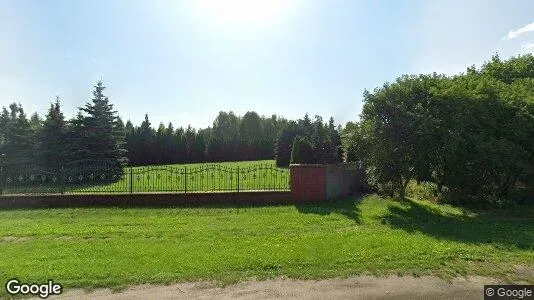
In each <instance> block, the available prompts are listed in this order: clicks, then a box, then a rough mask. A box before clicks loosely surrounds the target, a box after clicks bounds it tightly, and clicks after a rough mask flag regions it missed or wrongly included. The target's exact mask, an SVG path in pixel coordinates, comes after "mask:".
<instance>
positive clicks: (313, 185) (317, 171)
mask: <svg viewBox="0 0 534 300" xmlns="http://www.w3.org/2000/svg"><path fill="white" fill-rule="evenodd" d="M289 169H290V171H291V195H292V197H293V199H294V200H295V201H296V202H314V201H325V200H326V166H325V165H290V166H289Z"/></svg>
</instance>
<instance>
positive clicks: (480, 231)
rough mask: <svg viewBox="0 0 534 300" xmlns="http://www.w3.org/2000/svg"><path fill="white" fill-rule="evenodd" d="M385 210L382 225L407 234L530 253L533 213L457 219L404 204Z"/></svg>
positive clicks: (459, 216)
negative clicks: (419, 234)
mask: <svg viewBox="0 0 534 300" xmlns="http://www.w3.org/2000/svg"><path fill="white" fill-rule="evenodd" d="M400 203H401V206H389V208H388V213H387V215H386V216H384V217H383V218H382V223H383V224H387V225H389V226H390V227H392V228H396V229H402V230H405V231H407V232H421V233H423V234H427V235H430V236H433V237H435V238H438V239H447V240H451V241H458V242H463V243H469V244H492V245H493V246H495V247H497V248H498V249H502V250H508V249H512V248H519V249H525V250H534V218H533V215H532V212H533V210H532V209H531V208H526V210H525V211H523V212H517V211H516V212H515V213H507V212H498V213H489V214H488V213H482V214H468V213H464V214H461V215H457V214H448V213H445V212H443V211H438V210H433V209H432V208H431V207H429V206H425V205H422V204H419V203H417V202H414V201H410V200H406V201H403V202H400Z"/></svg>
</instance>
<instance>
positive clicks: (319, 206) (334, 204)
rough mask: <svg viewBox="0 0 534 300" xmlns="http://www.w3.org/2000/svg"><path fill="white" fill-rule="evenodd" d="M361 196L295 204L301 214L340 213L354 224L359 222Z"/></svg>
mask: <svg viewBox="0 0 534 300" xmlns="http://www.w3.org/2000/svg"><path fill="white" fill-rule="evenodd" d="M361 200H362V197H349V198H342V199H336V200H330V201H327V202H321V203H309V204H299V205H295V207H296V208H297V210H298V211H299V212H300V213H303V214H316V215H321V216H325V215H329V214H332V213H337V214H341V215H343V216H345V217H347V218H349V219H351V220H353V221H354V222H355V223H356V224H360V223H361V219H360V208H359V203H360V201H361Z"/></svg>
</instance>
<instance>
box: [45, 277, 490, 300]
mask: <svg viewBox="0 0 534 300" xmlns="http://www.w3.org/2000/svg"><path fill="white" fill-rule="evenodd" d="M498 283H500V282H499V281H497V280H494V279H490V278H485V277H469V278H458V279H454V280H452V281H451V282H447V281H444V280H441V279H438V278H436V277H431V276H425V277H418V278H414V277H410V276H406V277H396V276H392V277H384V278H377V277H371V276H358V277H351V278H345V279H325V280H292V279H274V280H266V281H245V282H240V283H237V284H234V285H229V286H226V287H219V286H216V285H214V284H210V283H206V282H187V283H179V284H173V285H168V286H150V285H142V286H135V287H131V288H128V289H126V290H124V291H121V292H118V293H114V292H112V291H111V290H109V289H102V290H96V291H92V292H89V293H86V292H85V291H83V290H70V291H69V290H67V291H65V293H64V294H62V295H60V296H56V297H51V298H49V299H100V300H104V299H273V298H277V299H296V298H298V299H483V298H484V297H483V286H484V284H498Z"/></svg>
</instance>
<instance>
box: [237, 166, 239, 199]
mask: <svg viewBox="0 0 534 300" xmlns="http://www.w3.org/2000/svg"><path fill="white" fill-rule="evenodd" d="M237 192H238V193H239V166H237Z"/></svg>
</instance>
